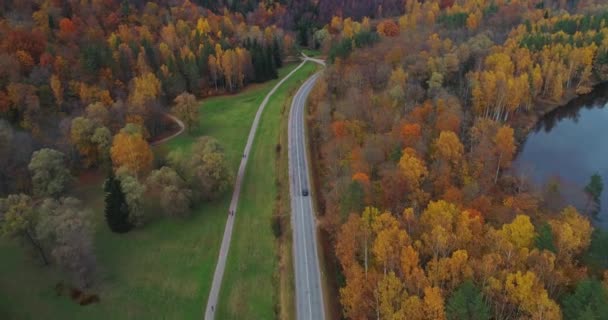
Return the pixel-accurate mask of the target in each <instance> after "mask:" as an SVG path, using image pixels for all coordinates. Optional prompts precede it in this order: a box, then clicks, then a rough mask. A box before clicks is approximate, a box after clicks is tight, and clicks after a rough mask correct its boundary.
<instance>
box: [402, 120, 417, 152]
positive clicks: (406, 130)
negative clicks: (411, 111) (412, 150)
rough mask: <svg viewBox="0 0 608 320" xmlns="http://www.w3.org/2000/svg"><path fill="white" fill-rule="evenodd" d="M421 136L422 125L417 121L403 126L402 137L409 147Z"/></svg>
mask: <svg viewBox="0 0 608 320" xmlns="http://www.w3.org/2000/svg"><path fill="white" fill-rule="evenodd" d="M420 136H421V127H420V125H419V124H417V123H406V124H404V125H403V126H401V139H403V143H404V144H405V146H407V147H412V146H413V145H414V144H415V143H416V141H417V140H418V139H420Z"/></svg>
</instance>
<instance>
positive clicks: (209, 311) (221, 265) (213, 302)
mask: <svg viewBox="0 0 608 320" xmlns="http://www.w3.org/2000/svg"><path fill="white" fill-rule="evenodd" d="M307 61H308V59H304V61H302V63H301V64H300V65H299V66H298V67H296V68H295V69H293V70H292V71H291V72H290V73H289V74H288V75H287V76H285V77H284V78H283V79H282V80H281V81H280V82H279V83H277V84H276V85H275V86H274V88H272V90H270V92H269V93H268V95H266V97H265V98H264V101H262V103H261V104H260V107H259V108H258V111H257V113H256V115H255V119H254V120H253V124H252V126H251V130H250V131H249V136H248V138H247V145H246V146H245V151H244V152H243V155H244V157H243V158H242V160H241V165H240V166H239V171H238V174H237V176H236V182H235V184H234V192H233V193H232V201H231V202H230V207H229V208H228V212H226V217H227V221H226V227H225V229H224V237H223V239H222V245H221V247H220V254H219V257H218V259H217V265H216V267H215V273H214V274H213V283H212V284H211V291H210V292H209V298H208V300H207V307H206V308H205V319H206V320H212V319H214V318H215V311H216V310H217V301H218V296H219V293H220V289H221V286H222V278H223V277H224V270H225V269H226V258H227V257H228V250H229V249H230V241H231V239H232V229H233V227H234V219H235V217H236V214H237V209H238V203H239V197H240V194H241V187H242V185H243V178H244V176H245V168H246V167H247V161H248V160H249V157H248V155H249V153H250V151H251V146H252V145H253V139H254V138H255V134H256V131H257V130H258V124H259V122H260V118H261V117H262V113H263V112H264V108H266V104H268V101H269V100H270V97H272V95H273V94H274V93H275V92H276V91H277V89H278V88H279V87H280V86H281V85H282V84H283V83H284V82H285V81H286V80H287V79H289V77H291V76H292V75H293V74H294V73H296V71H298V70H299V69H300V68H301V67H302V66H303V65H304V64H305V63H306V62H307ZM269 152H271V151H269ZM272 152H274V151H272ZM231 213H232V214H231ZM260 294H270V293H260Z"/></svg>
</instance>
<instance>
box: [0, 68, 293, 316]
mask: <svg viewBox="0 0 608 320" xmlns="http://www.w3.org/2000/svg"><path fill="white" fill-rule="evenodd" d="M294 67H295V65H291V66H288V67H286V68H283V69H282V70H281V71H280V76H281V77H282V76H284V75H286V74H287V73H288V72H289V71H291V70H292V69H293V68H294ZM298 74H300V73H298ZM277 81H278V80H275V81H271V82H268V83H265V84H262V85H256V86H253V87H251V88H249V89H248V90H246V91H245V92H243V93H241V94H238V95H233V96H223V97H216V98H210V99H206V100H205V101H204V102H203V108H202V110H201V129H200V130H197V131H195V132H193V133H192V134H191V135H188V134H184V135H182V136H180V137H178V138H176V139H175V140H172V141H171V142H169V143H167V144H165V145H162V146H160V147H158V149H157V150H156V151H157V153H158V154H163V153H166V152H169V151H171V150H173V149H175V148H180V147H184V148H188V147H189V146H190V144H191V143H192V142H193V141H194V140H195V138H196V137H198V136H200V135H211V136H214V137H216V138H217V139H218V140H219V141H220V143H221V144H222V145H223V146H224V148H225V150H226V154H227V157H228V161H229V163H230V165H231V166H232V168H233V169H234V170H235V171H236V169H237V167H238V162H239V161H240V154H241V152H242V150H243V149H244V147H245V143H246V139H247V134H248V132H249V129H250V126H251V122H252V121H253V117H254V116H255V112H256V111H257V108H258V106H259V104H260V103H261V102H262V100H263V99H264V96H265V95H266V94H267V92H268V91H269V90H270V89H271V88H272V87H273V86H274V85H275V84H276V82H277ZM268 107H270V105H269V106H268ZM267 111H268V110H267ZM272 140H273V141H276V139H272ZM273 143H274V142H273ZM273 154H274V153H273ZM252 168H255V166H251V167H250V169H249V170H255V169H252ZM78 189H79V190H78V192H77V193H76V195H77V196H78V197H79V198H80V199H82V200H83V201H84V202H85V204H86V205H87V206H88V207H90V208H92V209H93V210H94V216H95V217H94V220H95V223H96V228H97V234H96V253H97V259H98V264H99V266H100V270H99V280H98V281H97V283H98V284H97V285H96V286H95V287H94V288H93V289H92V290H93V292H95V293H98V294H99V296H100V298H101V303H100V304H95V305H90V306H86V307H80V306H78V305H76V304H75V303H73V302H72V301H70V300H69V299H68V298H66V297H57V296H56V295H55V291H54V286H55V284H56V283H57V282H58V281H59V280H60V279H61V276H60V275H59V274H58V273H57V272H56V271H54V270H55V269H50V268H42V267H40V266H38V265H36V264H35V263H34V262H33V261H31V258H30V257H29V255H27V254H25V253H24V251H23V250H22V249H21V248H18V245H17V244H16V243H14V242H12V241H5V240H0V256H2V257H3V258H2V263H0V297H2V298H1V299H0V319H40V318H41V317H43V318H44V319H199V318H201V317H202V314H203V308H204V305H205V302H206V299H207V295H208V292H209V288H210V286H211V280H212V277H213V271H214V268H215V263H216V259H217V254H218V250H219V246H220V241H221V237H222V234H223V231H224V225H225V222H226V212H227V210H228V204H229V202H230V192H228V193H227V194H226V195H225V196H224V197H223V198H222V199H219V200H217V201H215V202H213V203H207V204H204V205H202V206H200V207H199V208H197V209H196V211H195V212H194V213H193V215H192V217H191V218H189V219H186V220H181V221H180V220H173V219H154V220H153V221H152V222H151V223H150V224H149V225H147V226H146V227H144V228H143V229H141V230H135V231H132V232H130V233H128V234H126V235H117V234H113V233H111V232H110V231H109V230H108V228H107V226H106V225H105V222H104V221H103V215H102V211H103V210H102V208H103V199H102V189H101V183H100V182H99V181H98V182H97V183H92V184H91V185H88V186H79V188H78ZM155 207H156V206H154V204H150V205H149V208H147V209H148V212H150V214H151V215H152V216H155V215H157V213H156V212H155V210H156V209H155ZM237 221H238V219H237ZM269 234H270V233H269ZM271 258H272V257H271ZM246 318H249V317H246ZM218 319H222V318H219V317H218Z"/></svg>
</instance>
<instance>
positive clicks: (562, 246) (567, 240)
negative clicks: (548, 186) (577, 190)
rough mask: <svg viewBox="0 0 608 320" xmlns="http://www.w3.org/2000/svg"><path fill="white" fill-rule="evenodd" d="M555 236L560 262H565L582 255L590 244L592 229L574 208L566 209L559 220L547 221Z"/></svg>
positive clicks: (587, 221)
mask: <svg viewBox="0 0 608 320" xmlns="http://www.w3.org/2000/svg"><path fill="white" fill-rule="evenodd" d="M549 224H550V225H551V229H552V231H553V234H554V236H555V245H556V247H557V248H556V249H557V253H558V257H559V258H560V261H567V260H570V259H572V257H573V256H575V255H577V254H580V253H582V252H583V251H584V250H585V249H586V248H587V247H588V246H589V243H590V242H591V233H592V232H593V228H592V227H591V223H590V222H589V220H588V219H586V218H585V217H583V216H581V215H580V214H579V213H578V211H577V210H576V209H575V208H574V207H571V206H569V207H566V208H565V209H564V210H563V211H562V212H561V215H560V217H559V219H552V220H550V221H549Z"/></svg>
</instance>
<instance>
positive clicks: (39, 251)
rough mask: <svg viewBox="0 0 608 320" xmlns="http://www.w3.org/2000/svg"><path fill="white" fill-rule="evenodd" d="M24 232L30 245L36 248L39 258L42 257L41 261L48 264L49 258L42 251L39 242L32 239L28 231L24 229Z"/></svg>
mask: <svg viewBox="0 0 608 320" xmlns="http://www.w3.org/2000/svg"><path fill="white" fill-rule="evenodd" d="M24 233H25V235H26V236H27V239H28V240H29V241H30V243H31V244H32V246H34V248H36V250H38V254H39V255H40V258H42V261H43V262H44V265H45V266H48V265H49V259H48V258H47V257H46V254H45V253H44V250H43V249H42V246H41V245H40V243H38V241H36V240H35V239H34V237H32V235H31V234H30V233H29V231H27V230H25V232H24Z"/></svg>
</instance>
